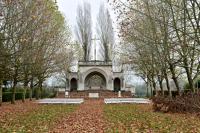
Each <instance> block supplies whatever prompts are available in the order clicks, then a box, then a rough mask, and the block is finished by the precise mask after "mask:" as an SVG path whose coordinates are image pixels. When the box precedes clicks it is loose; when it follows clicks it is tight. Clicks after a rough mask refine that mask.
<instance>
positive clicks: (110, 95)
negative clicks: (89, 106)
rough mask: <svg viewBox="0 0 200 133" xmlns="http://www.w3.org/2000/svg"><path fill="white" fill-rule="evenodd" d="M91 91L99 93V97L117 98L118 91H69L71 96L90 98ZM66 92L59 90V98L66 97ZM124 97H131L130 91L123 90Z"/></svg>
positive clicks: (122, 95)
mask: <svg viewBox="0 0 200 133" xmlns="http://www.w3.org/2000/svg"><path fill="white" fill-rule="evenodd" d="M89 93H99V98H117V97H118V92H113V91H110V90H85V91H73V92H69V98H89ZM64 97H65V93H64V92H59V93H58V95H57V98H64ZM121 97H122V98H131V97H132V95H131V92H130V91H122V92H121Z"/></svg>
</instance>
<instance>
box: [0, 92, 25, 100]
mask: <svg viewBox="0 0 200 133" xmlns="http://www.w3.org/2000/svg"><path fill="white" fill-rule="evenodd" d="M22 97H23V92H16V93H15V100H21V99H22ZM26 98H29V93H28V92H27V93H26ZM11 100H12V92H3V96H2V101H3V102H9V101H11Z"/></svg>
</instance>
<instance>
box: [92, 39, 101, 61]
mask: <svg viewBox="0 0 200 133" xmlns="http://www.w3.org/2000/svg"><path fill="white" fill-rule="evenodd" d="M91 40H92V41H97V40H100V39H99V38H96V36H94V38H92V39H91ZM94 45H95V47H94V60H95V61H96V56H97V45H96V43H94Z"/></svg>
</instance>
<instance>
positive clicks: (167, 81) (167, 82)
mask: <svg viewBox="0 0 200 133" xmlns="http://www.w3.org/2000/svg"><path fill="white" fill-rule="evenodd" d="M165 81H166V85H167V90H168V96H169V97H172V92H171V88H170V86H169V79H168V75H167V73H166V72H165Z"/></svg>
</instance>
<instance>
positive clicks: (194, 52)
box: [110, 0, 200, 96]
mask: <svg viewBox="0 0 200 133" xmlns="http://www.w3.org/2000/svg"><path fill="white" fill-rule="evenodd" d="M110 4H112V5H113V8H114V10H115V13H116V14H117V20H118V24H119V30H120V33H119V37H120V38H121V41H122V45H121V47H122V50H120V51H119V52H120V53H121V54H122V56H123V57H124V58H123V59H124V62H125V63H128V64H131V65H132V68H133V69H134V71H135V72H136V73H137V75H138V76H140V77H142V79H143V80H144V81H145V82H146V84H147V88H148V87H150V88H151V92H152V91H153V90H154V91H156V88H157V87H159V88H160V89H161V95H164V86H163V84H164V83H165V84H166V88H167V90H168V95H169V96H171V90H172V88H171V87H170V81H173V82H174V84H175V88H174V89H176V90H177V92H178V94H180V90H181V87H180V78H181V77H185V79H186V81H187V83H188V85H189V89H190V91H191V92H196V91H198V90H197V89H195V82H196V81H197V80H198V78H199V74H200V1H199V0H126V1H122V0H118V1H115V0H114V1H110Z"/></svg>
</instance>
